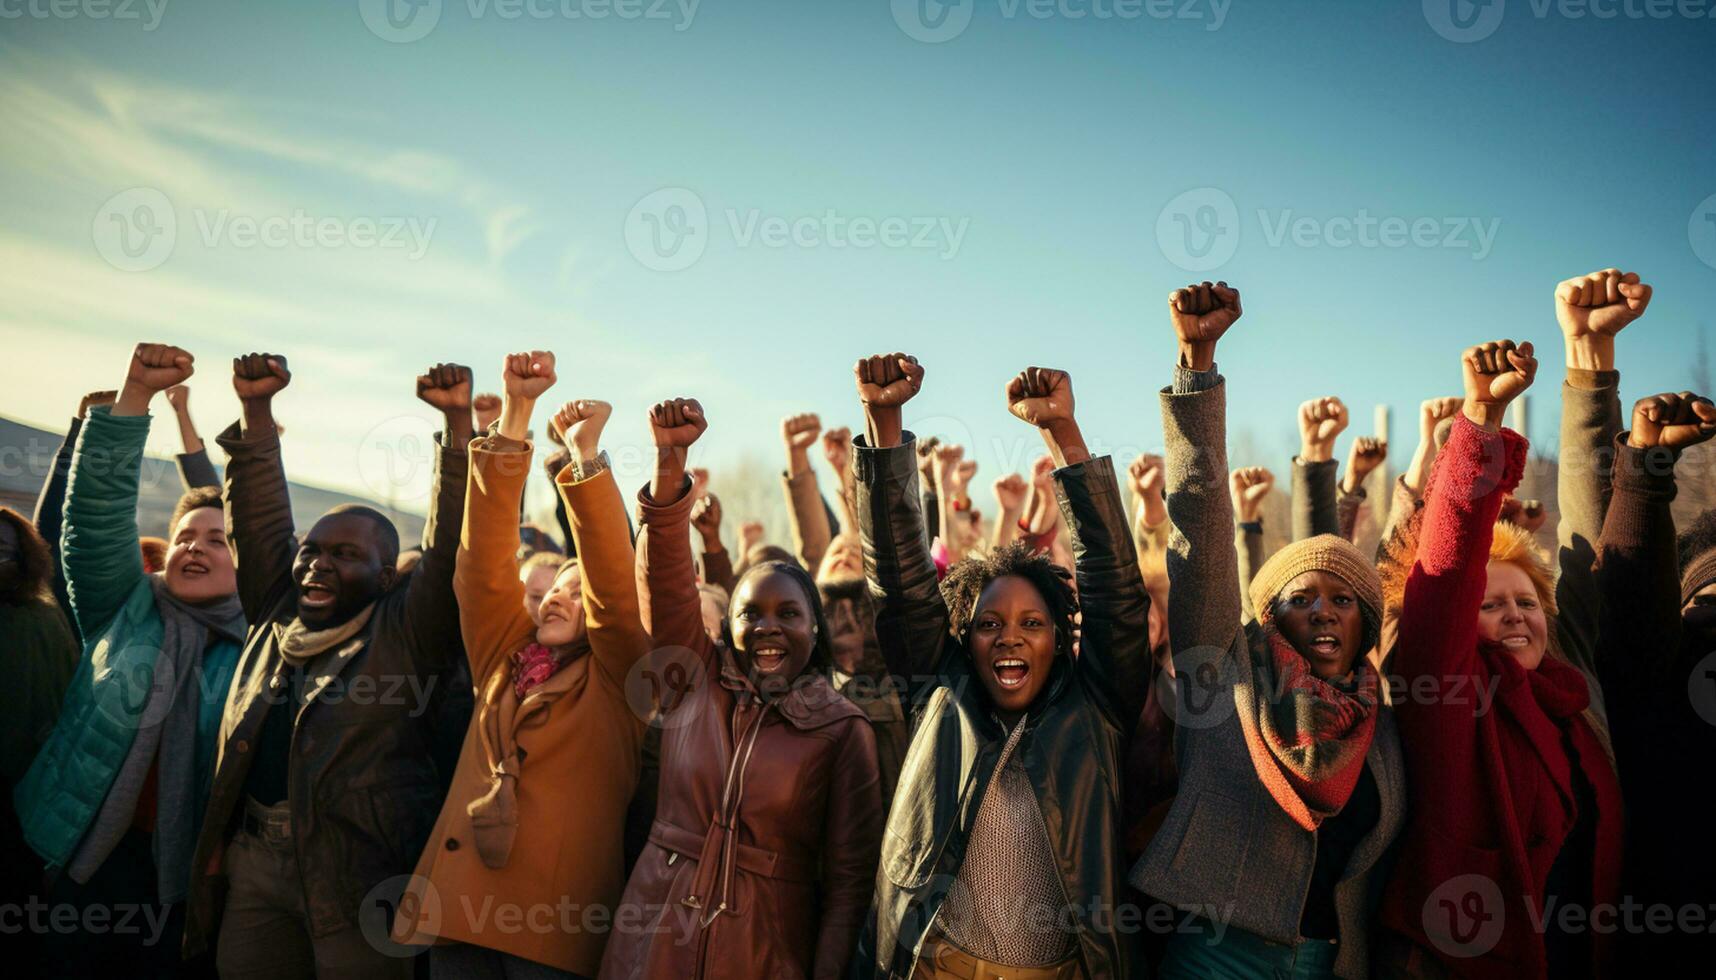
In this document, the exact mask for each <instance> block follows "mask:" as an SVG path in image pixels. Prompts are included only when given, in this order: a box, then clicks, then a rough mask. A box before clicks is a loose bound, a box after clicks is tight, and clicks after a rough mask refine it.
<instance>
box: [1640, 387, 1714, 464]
mask: <svg viewBox="0 0 1716 980" xmlns="http://www.w3.org/2000/svg"><path fill="white" fill-rule="evenodd" d="M1713 435H1716V405H1713V404H1711V403H1710V399H1708V398H1705V397H1703V396H1701V395H1694V394H1693V393H1692V392H1690V391H1683V392H1681V393H1680V394H1678V395H1676V394H1670V393H1666V392H1665V393H1663V394H1660V395H1652V396H1650V397H1649V398H1641V399H1639V400H1638V401H1637V402H1636V403H1635V404H1634V405H1633V428H1632V431H1631V432H1629V433H1627V445H1629V446H1636V447H1638V448H1640V449H1649V448H1652V447H1654V446H1663V447H1665V448H1668V449H1674V450H1681V449H1686V448H1687V447H1689V446H1696V445H1698V444H1699V443H1701V442H1703V441H1705V440H1706V439H1709V438H1710V437H1711V436H1713Z"/></svg>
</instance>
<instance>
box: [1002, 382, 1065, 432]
mask: <svg viewBox="0 0 1716 980" xmlns="http://www.w3.org/2000/svg"><path fill="white" fill-rule="evenodd" d="M1005 392H1006V396H1007V411H1009V412H1012V413H1013V416H1014V417H1015V418H1018V419H1021V420H1023V421H1026V422H1029V423H1031V424H1032V425H1034V426H1036V427H1037V428H1039V429H1046V428H1048V427H1049V426H1051V425H1054V424H1055V423H1056V422H1065V421H1066V420H1068V419H1070V418H1072V417H1073V392H1072V375H1069V374H1067V373H1066V372H1065V371H1057V370H1055V369H1054V368H1042V367H1028V368H1026V369H1025V370H1023V371H1020V372H1019V373H1018V374H1017V375H1015V376H1014V377H1013V379H1012V380H1010V381H1008V382H1007V387H1006V389H1005Z"/></svg>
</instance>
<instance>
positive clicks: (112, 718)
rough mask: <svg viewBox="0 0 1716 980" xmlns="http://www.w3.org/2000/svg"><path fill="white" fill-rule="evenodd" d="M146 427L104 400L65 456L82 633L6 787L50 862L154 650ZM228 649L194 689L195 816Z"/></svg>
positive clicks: (104, 774)
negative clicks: (30, 748)
mask: <svg viewBox="0 0 1716 980" xmlns="http://www.w3.org/2000/svg"><path fill="white" fill-rule="evenodd" d="M148 436H149V416H147V415H140V416H121V417H115V416H113V415H111V414H110V413H109V412H108V410H107V409H106V408H96V409H92V410H91V411H90V417H89V421H88V422H87V423H85V425H84V427H83V432H82V433H80V434H79V436H78V442H77V452H76V454H75V455H73V457H72V465H71V477H70V482H69V484H68V486H67V489H66V506H65V526H64V531H63V532H62V536H61V539H60V542H61V543H60V547H61V555H62V559H63V561H64V565H65V572H66V581H67V587H68V591H69V592H70V595H71V608H72V615H73V616H75V617H76V618H77V623H78V627H79V628H80V629H81V630H82V631H83V637H84V644H83V656H82V657H81V658H80V659H79V660H78V665H77V673H76V674H75V675H73V677H72V682H71V686H70V687H69V688H67V689H66V697H65V702H64V703H63V704H62V705H61V706H60V718H59V722H58V723H57V724H56V725H55V726H54V730H53V734H51V735H49V736H48V741H47V744H46V745H44V746H42V751H41V752H40V753H38V754H37V756H36V761H35V762H34V763H33V764H32V765H31V766H30V771H29V772H28V773H26V774H25V776H24V778H23V780H22V781H21V782H19V783H18V786H17V788H16V789H15V790H14V791H13V794H12V799H13V802H14V803H16V805H17V808H18V819H19V821H20V822H21V823H22V824H23V829H24V840H25V841H26V842H27V843H28V844H29V845H30V847H31V848H32V849H34V850H35V852H36V853H37V854H40V855H41V856H42V858H43V859H44V860H46V861H47V862H48V863H49V864H50V865H53V866H56V867H63V866H64V865H66V864H67V863H68V862H70V861H71V858H72V855H73V854H74V853H76V851H77V846H78V842H79V841H81V840H83V835H84V833H85V832H86V831H87V830H88V829H89V825H90V823H91V822H92V821H93V820H94V819H95V816H96V814H97V813H98V812H100V810H101V804H102V801H103V800H104V799H106V797H107V791H108V789H109V787H111V786H112V785H113V780H114V778H115V777H116V776H117V775H118V773H119V768H120V766H121V765H122V764H123V763H124V762H125V756H126V753H128V752H130V751H131V742H132V739H134V738H135V737H136V735H137V729H138V727H139V726H140V725H141V724H142V720H143V708H144V706H145V705H146V704H147V703H148V700H149V688H150V685H151V684H153V683H154V679H155V661H156V659H157V658H158V657H159V656H160V653H161V638H162V634H163V629H162V625H161V614H160V613H159V612H158V611H157V610H156V608H155V593H154V590H153V588H151V586H150V584H149V576H148V575H147V574H146V573H145V572H144V571H143V556H142V551H141V549H140V547H139V545H138V540H137V491H138V484H139V479H140V470H141V466H142V459H143V443H144V441H145V440H146V439H147V438H148ZM238 653H239V649H238V645H237V644H235V643H232V642H230V641H226V640H222V641H219V642H217V643H214V644H212V645H210V647H209V648H208V650H207V651H205V653H204V655H203V675H202V677H201V678H200V679H199V681H198V683H197V685H196V687H195V690H196V691H197V693H198V696H199V697H200V698H201V705H200V710H199V711H198V713H197V744H196V746H195V751H196V757H197V786H198V797H197V800H196V801H195V804H196V808H195V810H194V811H193V812H195V813H197V814H198V815H199V818H200V816H201V814H202V812H203V808H204V805H205V804H206V802H207V794H208V789H209V785H210V782H211V780H212V778H213V770H214V753H215V739H216V738H217V736H218V734H219V731H220V718H221V711H222V709H223V708H224V706H225V704H226V695H227V688H228V687H229V686H230V685H231V682H232V674H233V669H234V668H235V667H236V666H237V664H238ZM189 748H190V747H188V746H187V747H183V748H181V747H177V746H172V747H169V746H162V750H163V751H168V750H171V751H187V750H188V749H189Z"/></svg>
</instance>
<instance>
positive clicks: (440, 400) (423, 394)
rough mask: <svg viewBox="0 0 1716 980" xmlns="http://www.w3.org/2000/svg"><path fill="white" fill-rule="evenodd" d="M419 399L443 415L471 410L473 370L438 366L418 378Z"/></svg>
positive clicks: (461, 366)
mask: <svg viewBox="0 0 1716 980" xmlns="http://www.w3.org/2000/svg"><path fill="white" fill-rule="evenodd" d="M417 398H418V400H419V401H422V402H423V403H424V404H425V405H428V406H429V407H430V408H433V409H436V410H438V411H440V412H441V413H443V414H446V413H449V412H469V411H470V410H471V369H470V368H468V367H466V366H464V365H463V364H437V365H435V366H434V367H432V368H430V369H429V370H427V371H425V372H423V373H422V374H419V375H418V376H417Z"/></svg>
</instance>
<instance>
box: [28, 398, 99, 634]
mask: <svg viewBox="0 0 1716 980" xmlns="http://www.w3.org/2000/svg"><path fill="white" fill-rule="evenodd" d="M118 397H119V392H118V390H117V389H114V390H109V391H92V392H90V393H89V394H87V395H85V396H83V399H82V400H81V401H80V402H79V403H78V407H77V415H75V416H73V417H72V422H71V427H70V428H68V429H67V430H66V437H65V440H64V441H63V442H61V443H60V448H59V451H58V452H56V453H55V454H54V464H53V469H51V470H49V471H48V478H47V479H46V480H45V481H43V483H42V490H41V493H40V494H38V495H37V497H36V512H35V515H34V518H33V519H34V522H35V525H36V531H37V533H39V534H40V535H41V536H42V540H44V541H46V542H47V543H48V554H49V556H50V557H51V559H52V562H53V566H54V577H53V589H54V598H55V599H56V600H58V602H59V604H60V608H61V609H64V610H65V611H66V614H67V615H68V616H69V615H70V614H71V597H70V596H69V595H67V594H66V571H65V563H64V562H63V561H62V560H61V557H60V534H61V531H62V529H63V526H64V522H65V509H66V479H67V477H69V476H70V475H71V462H72V451H73V450H74V449H76V448H77V440H78V434H79V433H81V432H82V431H83V423H84V419H86V418H88V417H89V412H90V409H92V408H94V407H96V406H97V405H103V406H107V405H112V404H113V402H114V400H115V399H117V398H118ZM72 626H73V628H74V630H75V629H76V626H77V624H76V623H75V622H73V624H72ZM78 639H79V642H80V643H81V642H82V637H81V635H80V636H79V637H78Z"/></svg>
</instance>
